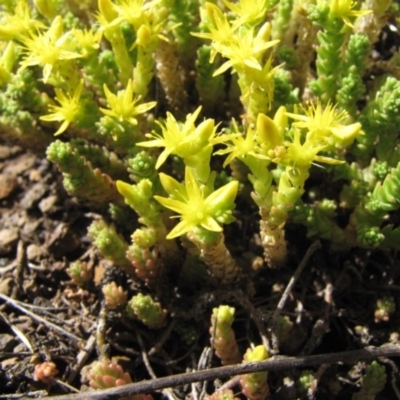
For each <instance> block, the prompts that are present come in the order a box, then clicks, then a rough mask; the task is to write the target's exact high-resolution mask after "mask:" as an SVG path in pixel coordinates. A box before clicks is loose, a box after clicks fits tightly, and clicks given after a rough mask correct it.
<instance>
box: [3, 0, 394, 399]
mask: <svg viewBox="0 0 400 400" xmlns="http://www.w3.org/2000/svg"><path fill="white" fill-rule="evenodd" d="M32 3H33V4H32ZM397 12H398V4H397V3H395V2H393V3H392V2H391V1H385V2H383V1H374V0H368V1H357V2H356V1H352V0H306V1H300V0H282V1H277V0H237V1H233V0H232V1H229V0H221V1H212V0H210V1H205V0H151V1H148V0H86V1H83V2H82V1H81V2H79V1H77V0H70V1H65V2H64V1H59V0H34V1H33V2H29V1H28V0H1V1H0V52H1V56H0V90H1V94H0V136H1V138H2V139H3V140H10V141H14V142H17V143H19V144H21V145H22V146H24V147H30V148H31V149H33V150H35V151H38V152H43V151H45V153H46V156H47V158H48V159H49V160H50V161H51V162H52V163H54V164H55V165H56V166H57V167H58V169H59V170H60V172H61V173H62V175H63V179H64V186H65V189H66V190H67V192H68V194H69V195H71V196H73V197H77V198H78V201H80V202H81V203H82V204H83V205H84V206H86V207H88V208H89V209H91V210H93V211H96V213H98V214H99V215H100V217H99V218H98V219H96V220H94V221H93V223H92V225H91V226H90V227H89V230H88V231H89V237H90V239H91V240H92V241H93V243H94V245H95V247H96V248H97V249H98V251H99V252H100V253H101V254H102V256H103V257H105V258H106V259H108V260H110V261H111V263H112V265H114V267H116V268H120V269H121V271H123V273H124V274H125V275H126V277H127V279H130V280H133V281H135V282H138V285H139V286H140V285H141V288H142V289H143V293H145V294H146V296H145V294H143V293H141V292H140V293H136V295H135V298H134V299H142V298H144V299H150V300H148V302H149V304H150V305H147V308H148V309H151V311H152V313H153V314H154V315H156V316H154V315H153V314H151V316H149V315H147V314H146V313H145V312H144V311H143V310H141V309H140V307H139V305H140V304H139V303H140V302H139V300H138V301H136V302H135V301H134V300H131V302H130V303H128V304H129V307H130V308H129V307H128V308H129V310H130V311H129V312H130V313H131V314H132V315H134V317H135V318H136V319H138V320H140V319H142V320H143V323H144V325H145V326H150V327H152V328H154V327H157V328H159V327H163V326H165V324H166V323H167V318H170V317H167V311H168V307H169V305H170V304H171V302H172V300H171V299H170V298H169V296H172V293H173V289H172V287H173V286H174V285H175V284H176V282H179V284H178V286H180V287H181V289H180V290H182V292H183V293H185V290H188V291H189V292H190V291H191V288H190V287H188V288H187V289H185V279H186V277H189V278H188V279H187V281H188V282H193V280H194V281H196V282H200V283H201V289H197V290H201V291H203V292H204V291H207V290H209V289H210V288H222V289H232V290H234V289H241V290H243V291H244V292H245V293H247V295H249V296H253V295H257V293H259V291H260V290H261V289H260V288H259V287H258V286H257V279H256V276H257V275H256V274H257V272H256V271H255V270H254V269H252V265H251V262H250V261H249V259H248V258H246V257H244V256H243V254H244V253H246V252H249V248H250V247H249V246H250V241H251V243H252V245H251V246H252V249H253V251H255V252H256V253H258V254H260V255H262V258H263V261H262V262H261V264H262V268H264V269H265V270H267V269H269V268H277V267H283V266H285V265H286V263H287V261H288V255H289V253H290V252H295V251H296V250H298V248H297V245H298V244H297V243H295V242H290V241H289V239H288V235H287V228H288V227H290V228H291V229H292V230H293V229H296V227H301V229H303V230H302V232H307V233H306V234H307V237H308V238H310V239H316V238H319V239H323V240H324V241H326V243H327V246H328V247H329V251H332V252H349V251H350V250H352V249H356V248H358V249H370V250H374V249H380V250H385V251H388V250H399V249H400V226H399V224H398V217H397V218H396V212H397V211H398V210H399V208H400V201H399V198H400V193H399V190H400V146H399V143H400V142H399V140H398V135H399V126H400V81H399V65H400V57H399V54H398V50H396V51H394V52H393V54H392V55H391V56H390V57H388V58H387V59H385V60H375V59H374V58H373V57H372V56H371V54H373V51H374V45H375V43H376V42H377V41H378V38H379V36H380V35H381V34H382V31H383V30H384V29H386V27H387V26H388V25H389V26H391V27H392V28H393V29H395V28H394V27H395V25H396V23H398V22H399V17H398V14H396V13H397ZM371 70H374V71H377V72H375V75H376V76H375V75H374V76H375V78H376V79H373V80H372V81H367V80H366V79H365V77H366V73H367V71H371ZM333 186H334V187H335V189H334V190H332V187H333ZM397 215H398V214H397ZM250 219H251V221H252V222H251V224H249V223H248V221H249V220H250ZM254 238H256V239H254ZM246 241H247V242H246ZM254 243H256V245H255V244H254ZM254 246H256V247H257V248H256V250H254ZM74 265H78V266H79V265H80V264H79V263H78V264H74ZM205 271H207V272H205ZM258 272H259V269H258ZM70 274H72V275H73V274H75V272H73V271H72V270H71V269H70ZM180 274H182V276H183V278H180V277H179V275H180ZM72 275H71V276H72ZM75 275H76V276H78V275H79V276H78V278H79V279H78V278H76V280H77V282H79V284H82V285H83V284H84V282H86V280H83V278H84V277H83V273H82V272H80V270H79V271H78V272H77V273H76V274H75ZM75 275H74V278H73V279H75ZM190 276H191V277H192V278H190ZM193 277H194V278H193ZM172 282H174V283H172ZM199 285H200V284H199ZM114 286H115V283H114ZM115 290H117V287H116V286H115ZM121 291H122V287H121V288H118V295H119V296H120V297H121V298H123V299H124V301H125V300H126V295H124V294H123V293H119V292H121ZM104 293H105V296H106V298H107V303H110V300H109V298H113V295H112V292H111V288H110V287H107V288H106V289H105V291H104ZM148 293H150V294H151V296H150V294H148ZM114 297H115V296H114ZM158 300H160V303H159V302H158ZM115 304H116V305H115V307H114V306H113V308H114V309H118V307H119V306H121V307H122V304H123V302H122V301H121V302H120V301H117V302H116V303H115ZM138 304H139V305H138ZM146 304H147V303H146ZM160 304H163V308H161V306H160ZM164 307H165V309H164ZM226 307H227V306H226ZM147 308H146V310H147V311H148V309H147ZM153 309H154V310H153ZM227 309H228V308H227ZM121 313H127V310H125V311H121ZM215 315H217V314H215ZM218 315H219V314H218ZM171 318H172V317H171ZM213 318H216V316H214V317H213ZM216 323H217V322H216V321H215V324H216ZM216 326H218V325H216ZM218 329H222V328H216V330H217V332H218ZM229 329H230V328H229ZM256 349H258V350H254V351H250V350H249V351H248V353H246V354H247V355H246V356H245V359H248V360H256V359H257V360H258V359H260V360H261V359H265V358H266V357H267V355H266V354H267V353H266V350H265V348H264V347H262V349H260V348H258V347H256ZM234 351H235V354H227V355H225V354H224V357H225V358H226V359H228V360H229V359H231V358H232V359H234V360H237V359H239V358H238V356H239V354H237V352H238V351H239V350H238V349H237V346H236V344H235V346H234ZM259 353H260V354H259ZM240 355H241V358H242V356H243V352H242V353H241V354H240ZM219 357H220V355H219ZM246 357H247V358H246ZM260 377H261V378H260ZM246 379H248V380H252V381H251V385H254V388H253V386H252V387H251V390H250V389H249V388H248V387H249V386H248V385H250V383H246V384H245V386H244V389H243V393H244V394H245V395H246V396H247V397H248V398H249V399H253V398H254V399H261V398H265V397H266V396H267V394H268V385H267V382H266V379H267V374H266V373H260V374H259V375H251V374H249V375H248V376H247V377H246ZM253 381H254V382H253ZM259 381H260V382H259ZM246 385H247V386H246ZM258 385H259V386H258ZM92 386H93V385H92ZM93 387H100V386H99V385H97V384H96V385H94V386H93ZM249 393H251V394H249Z"/></svg>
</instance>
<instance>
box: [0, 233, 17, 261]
mask: <svg viewBox="0 0 400 400" xmlns="http://www.w3.org/2000/svg"><path fill="white" fill-rule="evenodd" d="M18 239H19V229H18V228H9V229H2V230H1V231H0V255H2V256H4V255H6V254H9V253H11V252H12V251H13V250H14V248H15V246H16V245H17V242H18Z"/></svg>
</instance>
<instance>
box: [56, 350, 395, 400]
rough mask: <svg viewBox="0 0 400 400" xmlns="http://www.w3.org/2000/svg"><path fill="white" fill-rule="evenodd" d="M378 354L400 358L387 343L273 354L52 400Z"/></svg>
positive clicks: (100, 399)
mask: <svg viewBox="0 0 400 400" xmlns="http://www.w3.org/2000/svg"><path fill="white" fill-rule="evenodd" d="M379 357H400V346H399V345H394V344H385V345H383V346H380V347H372V346H370V347H367V348H365V349H360V350H352V351H343V352H340V353H329V354H319V355H312V356H307V357H283V356H274V357H272V358H270V359H268V360H265V361H259V362H249V363H244V364H239V365H233V366H232V365H228V366H225V367H219V368H211V369H207V370H203V371H196V372H188V373H184V374H178V375H173V376H167V377H164V378H158V379H152V380H146V381H142V382H138V383H132V384H129V385H125V386H120V387H116V388H112V389H107V390H99V391H96V392H85V393H81V394H76V395H66V396H56V397H52V400H111V399H113V400H114V399H118V398H121V397H124V396H130V395H134V394H138V393H148V392H153V391H156V390H160V389H164V388H169V387H175V386H181V385H186V384H190V383H193V382H200V381H208V380H214V379H219V378H221V379H222V378H228V377H230V376H235V375H242V374H246V373H250V372H259V371H278V370H287V369H292V368H302V367H310V366H313V365H321V364H333V363H337V362H342V363H350V364H353V363H355V362H358V361H361V360H373V359H377V358H379Z"/></svg>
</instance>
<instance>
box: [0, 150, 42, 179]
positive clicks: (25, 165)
mask: <svg viewBox="0 0 400 400" xmlns="http://www.w3.org/2000/svg"><path fill="white" fill-rule="evenodd" d="M35 161H36V156H35V155H34V154H32V153H24V154H21V155H20V156H18V157H16V158H13V159H12V160H9V161H8V162H7V167H6V168H5V169H4V172H7V173H10V174H11V175H19V174H22V173H23V172H25V171H27V170H28V169H29V168H32V167H33V166H34V165H35Z"/></svg>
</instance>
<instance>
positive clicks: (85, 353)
mask: <svg viewBox="0 0 400 400" xmlns="http://www.w3.org/2000/svg"><path fill="white" fill-rule="evenodd" d="M95 346H96V336H95V335H94V334H92V335H91V336H90V337H89V339H88V341H87V342H86V345H85V347H84V348H83V349H82V350H81V351H80V352H79V354H78V355H77V356H76V361H75V365H73V366H72V367H71V369H70V370H69V373H68V379H67V383H69V384H72V382H73V381H74V380H75V378H76V376H77V375H78V372H79V371H80V370H81V369H82V368H83V367H84V365H85V364H86V361H87V359H88V358H89V356H90V354H92V352H93V350H94V348H95Z"/></svg>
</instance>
